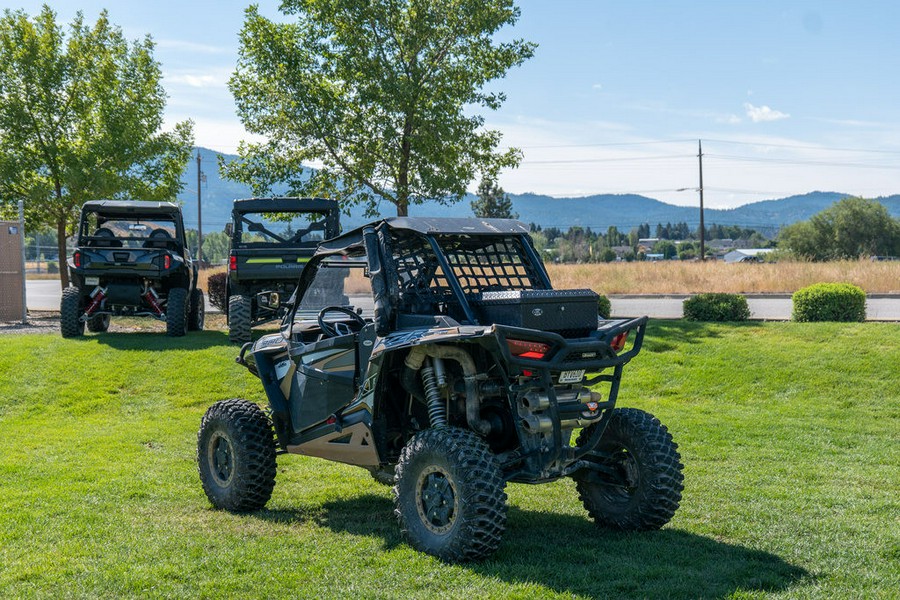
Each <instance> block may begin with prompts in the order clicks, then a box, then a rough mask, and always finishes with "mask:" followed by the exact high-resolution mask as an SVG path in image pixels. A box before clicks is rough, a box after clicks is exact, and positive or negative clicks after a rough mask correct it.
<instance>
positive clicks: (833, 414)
mask: <svg viewBox="0 0 900 600" xmlns="http://www.w3.org/2000/svg"><path fill="white" fill-rule="evenodd" d="M0 341H2V342H3V344H4V352H3V353H2V354H0V597H2V598H18V597H54V598H56V597H90V598H97V597H141V598H143V597H185V598H195V597H226V596H228V597H265V598H280V597H296V598H311V597H316V598H318V597H341V598H344V597H360V598H370V597H375V598H416V597H423V598H424V597H428V598H435V597H440V598H445V597H453V598H481V597H489V598H535V597H540V598H548V597H560V598H571V597H584V598H589V597H596V598H607V597H608V598H620V597H622V598H629V597H633V598H646V597H659V598H697V597H704V598H721V597H735V598H756V597H801V598H806V597H813V598H833V597H844V598H863V597H865V598H878V597H883V598H897V597H898V590H900V327H898V326H897V325H896V324H884V323H880V324H879V323H867V324H852V325H842V324H795V323H778V324H771V323H770V324H748V325H705V324H689V323H684V322H679V321H674V322H656V323H655V324H653V325H652V326H651V329H650V331H649V333H648V341H647V343H646V346H645V351H644V352H643V353H642V354H641V355H639V356H638V357H637V359H635V361H634V362H633V363H632V364H631V365H629V366H628V367H626V370H625V380H624V383H623V386H622V391H621V395H620V403H621V404H622V405H624V406H636V407H640V408H643V409H645V410H648V411H650V412H653V413H654V414H656V415H657V416H659V417H660V419H661V420H662V421H663V422H664V423H665V424H667V425H668V427H669V429H670V430H671V431H672V433H673V435H674V436H675V440H676V441H677V442H678V443H679V444H680V449H681V453H682V460H683V462H684V464H685V492H684V500H683V502H682V506H681V509H680V511H679V512H678V513H677V514H676V516H675V518H674V520H673V521H672V522H671V523H670V524H669V525H668V526H667V527H665V528H664V529H663V530H661V531H658V532H650V533H640V534H615V533H609V532H605V531H602V530H599V529H597V528H595V527H594V526H593V525H592V524H591V523H590V522H589V521H588V520H587V518H586V515H585V513H584V511H583V509H582V508H581V505H580V503H579V501H578V499H577V496H576V494H575V490H574V486H573V485H572V483H571V482H570V481H561V482H557V483H554V484H550V485H543V486H525V485H510V486H509V487H508V493H509V497H510V505H511V509H510V514H509V522H508V528H507V532H506V535H505V538H504V541H503V545H502V546H501V548H500V551H499V552H498V553H497V554H496V555H494V557H492V558H491V560H489V561H487V562H484V563H477V564H470V565H445V564H442V563H440V562H439V561H437V560H435V559H433V558H431V557H429V556H426V555H424V554H420V553H418V552H415V551H413V550H412V549H410V548H409V547H408V546H407V545H406V544H405V543H404V542H403V540H402V538H401V537H400V534H399V530H398V527H397V525H396V523H395V521H394V519H393V516H392V501H391V499H390V492H389V490H388V488H386V487H383V486H381V485H379V484H377V483H375V482H374V481H372V480H371V479H370V477H369V475H368V473H366V472H365V471H363V470H361V469H354V468H352V467H347V466H342V465H338V464H334V463H328V462H325V461H320V460H317V459H312V458H305V457H297V456H282V457H280V458H279V473H278V483H277V484H276V486H275V492H274V494H273V497H272V500H271V501H270V503H269V505H268V507H267V509H266V510H263V511H260V512H258V513H254V514H249V515H242V516H236V515H231V514H229V513H226V512H221V511H215V510H212V509H211V507H210V505H209V503H208V502H207V500H206V497H205V496H204V494H203V491H202V489H201V487H200V483H199V479H198V476H197V468H196V464H195V459H194V452H195V443H196V432H197V427H198V425H199V422H200V417H201V416H202V414H203V412H204V411H205V410H206V408H207V407H208V406H209V405H210V404H212V403H213V402H215V401H216V400H219V399H222V398H226V397H234V396H244V397H248V398H252V399H257V400H261V399H262V396H261V388H260V386H259V385H258V382H257V381H256V380H255V379H254V378H253V377H252V376H251V375H250V374H248V373H247V372H246V371H245V370H244V369H242V368H240V367H238V366H237V365H235V364H234V361H233V359H234V356H235V355H236V353H237V349H236V348H235V347H233V346H229V345H228V344H227V335H226V334H225V333H223V332H216V331H208V332H203V333H200V334H191V335H188V336H187V337H185V338H180V339H171V338H167V337H165V336H164V335H160V334H158V333H109V334H104V335H89V336H87V337H85V338H83V339H79V340H63V339H61V338H60V337H59V336H58V335H5V336H3V337H2V338H0Z"/></svg>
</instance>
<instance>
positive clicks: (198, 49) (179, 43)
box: [156, 39, 234, 54]
mask: <svg viewBox="0 0 900 600" xmlns="http://www.w3.org/2000/svg"><path fill="white" fill-rule="evenodd" d="M156 47H157V48H159V49H161V50H177V51H179V52H193V53H199V54H232V53H234V49H233V48H225V47H223V46H211V45H209V44H198V43H197V42H188V41H185V40H171V39H161V40H156Z"/></svg>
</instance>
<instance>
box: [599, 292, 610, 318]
mask: <svg viewBox="0 0 900 600" xmlns="http://www.w3.org/2000/svg"><path fill="white" fill-rule="evenodd" d="M611 312H612V302H610V301H609V298H607V297H606V296H604V295H603V294H600V296H599V297H598V298H597V314H598V315H600V316H601V317H603V318H604V319H608V318H609V315H610V313H611Z"/></svg>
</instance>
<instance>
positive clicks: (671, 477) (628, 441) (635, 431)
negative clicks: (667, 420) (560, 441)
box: [572, 408, 684, 531]
mask: <svg viewBox="0 0 900 600" xmlns="http://www.w3.org/2000/svg"><path fill="white" fill-rule="evenodd" d="M594 427H596V425H591V426H590V427H588V428H586V429H584V430H582V432H581V434H580V435H579V436H578V441H577V444H578V445H582V444H585V443H587V441H588V439H589V438H590V436H591V433H592V432H593V430H594ZM585 459H586V460H588V461H591V462H593V463H595V464H596V466H597V468H596V469H590V468H585V469H582V470H580V471H577V472H576V473H575V474H574V475H573V476H572V478H573V479H574V480H575V484H576V489H577V490H578V495H579V497H580V498H581V502H582V503H583V504H584V508H585V509H586V510H587V511H588V514H590V516H591V518H592V519H594V521H595V522H596V523H597V525H600V526H602V527H608V528H611V529H619V530H626V531H639V530H649V529H659V528H660V527H662V526H663V525H665V524H666V523H668V522H669V520H670V519H671V518H672V516H673V515H674V514H675V511H676V510H678V506H679V503H680V502H681V492H682V490H683V489H684V485H683V481H684V476H683V475H682V472H681V470H682V468H683V466H682V464H681V457H680V455H679V454H678V445H677V444H676V443H675V442H674V441H673V440H672V436H671V435H670V434H669V432H668V430H667V429H666V427H665V425H663V424H662V423H660V422H659V419H657V418H656V417H654V416H653V415H651V414H650V413H647V412H644V411H642V410H638V409H635V408H617V409H614V410H613V414H612V417H611V419H610V421H609V424H608V425H607V427H606V431H604V432H603V437H601V438H600V442H599V443H598V444H597V447H596V449H595V451H594V452H591V453H589V454H588V455H587V456H586V457H585Z"/></svg>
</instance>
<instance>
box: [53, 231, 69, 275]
mask: <svg viewBox="0 0 900 600" xmlns="http://www.w3.org/2000/svg"><path fill="white" fill-rule="evenodd" d="M56 250H57V251H58V252H59V254H58V255H57V256H58V257H59V284H60V285H61V286H62V289H66V288H67V287H69V267H68V265H67V262H68V258H69V257H68V256H67V255H66V220H65V219H60V220H59V221H57V222H56Z"/></svg>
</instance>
